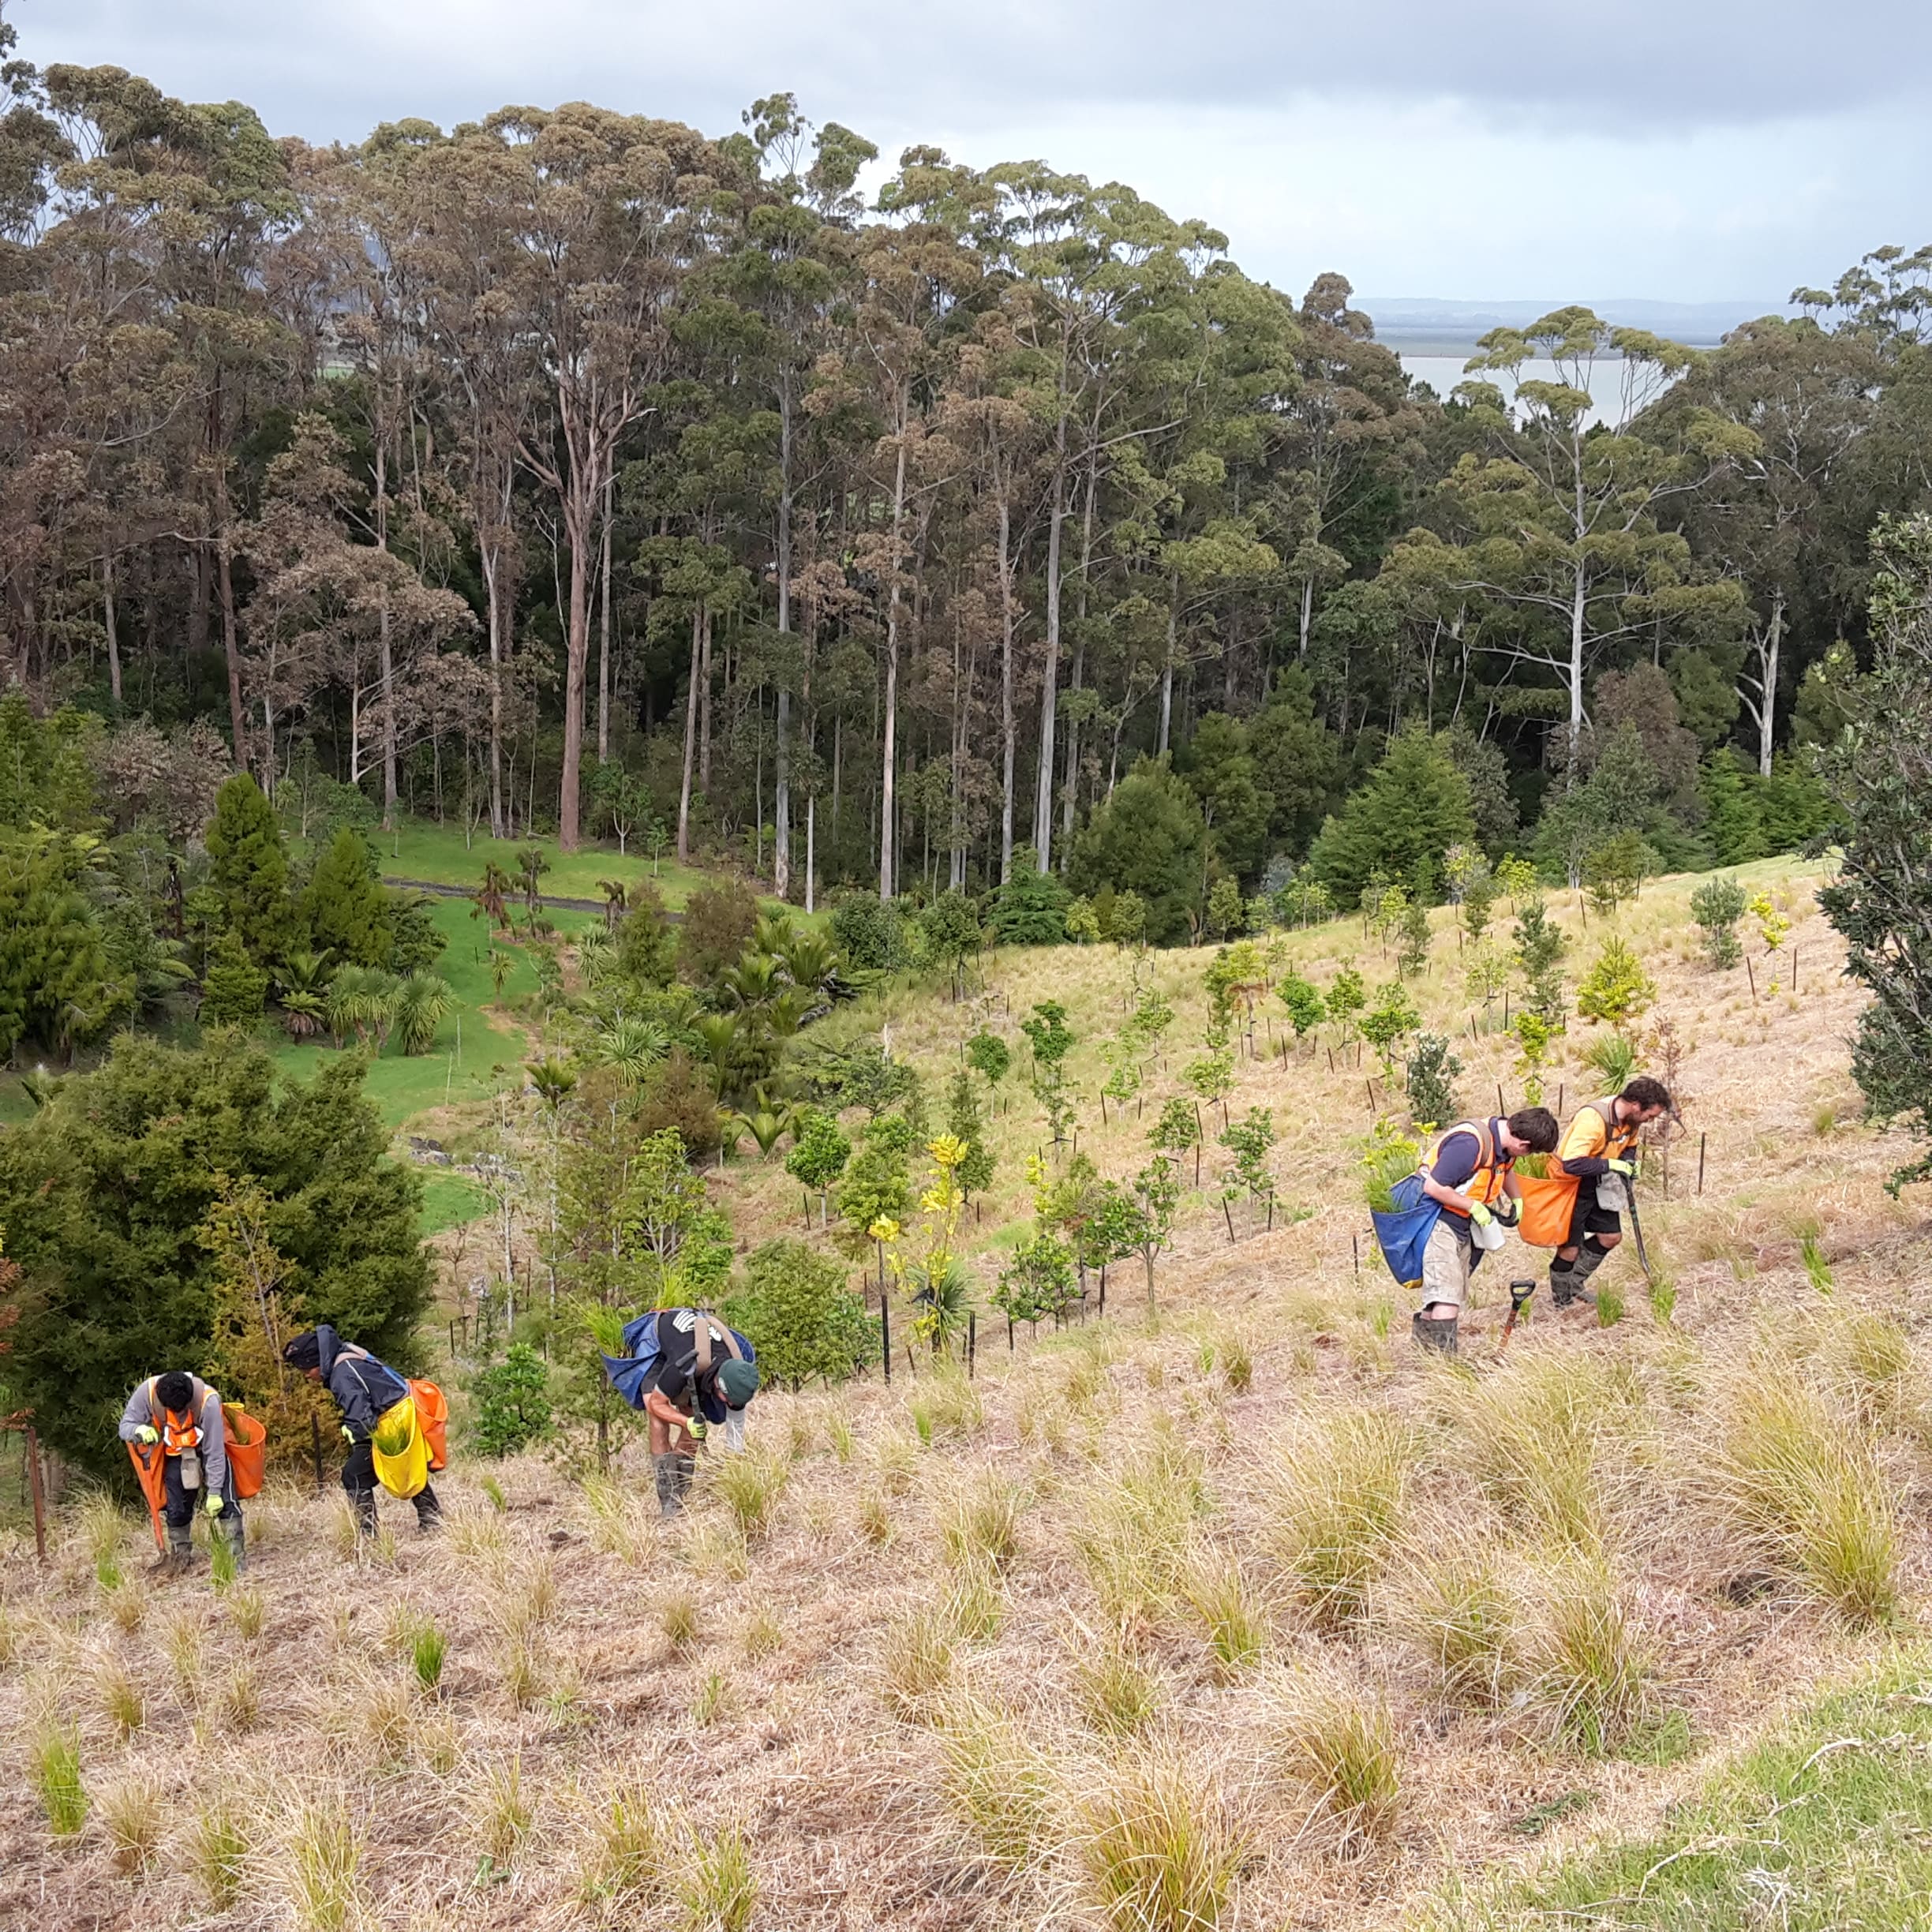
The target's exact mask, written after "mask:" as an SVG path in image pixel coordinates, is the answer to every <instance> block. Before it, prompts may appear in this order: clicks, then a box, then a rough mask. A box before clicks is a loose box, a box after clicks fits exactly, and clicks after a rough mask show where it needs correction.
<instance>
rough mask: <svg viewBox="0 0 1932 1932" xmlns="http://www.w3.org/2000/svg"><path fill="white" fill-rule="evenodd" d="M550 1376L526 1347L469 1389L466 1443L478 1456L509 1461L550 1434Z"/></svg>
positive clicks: (513, 1349)
mask: <svg viewBox="0 0 1932 1932" xmlns="http://www.w3.org/2000/svg"><path fill="white" fill-rule="evenodd" d="M548 1387H549V1370H548V1368H546V1367H545V1365H544V1361H543V1357H541V1356H540V1355H539V1354H537V1351H536V1350H534V1348H532V1347H531V1346H530V1344H529V1343H528V1342H511V1345H510V1348H509V1351H508V1353H507V1354H506V1355H505V1356H504V1359H503V1360H502V1361H500V1362H497V1363H495V1364H493V1365H492V1366H491V1367H489V1368H485V1369H481V1370H480V1371H479V1372H477V1374H476V1375H475V1376H473V1377H472V1378H471V1380H470V1398H471V1404H472V1406H471V1410H470V1441H471V1442H472V1443H473V1444H474V1446H475V1448H476V1451H477V1454H478V1455H487V1456H504V1455H515V1453H516V1452H517V1451H519V1449H527V1448H528V1447H530V1444H531V1443H535V1442H541V1440H543V1439H544V1437H545V1436H547V1435H549V1432H550V1420H551V1411H550V1398H549V1395H548V1394H547V1393H546V1391H547V1389H548Z"/></svg>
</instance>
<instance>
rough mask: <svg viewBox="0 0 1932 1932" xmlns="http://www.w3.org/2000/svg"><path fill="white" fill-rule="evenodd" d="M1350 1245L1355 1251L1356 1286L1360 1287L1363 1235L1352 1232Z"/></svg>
mask: <svg viewBox="0 0 1932 1932" xmlns="http://www.w3.org/2000/svg"><path fill="white" fill-rule="evenodd" d="M1349 1245H1350V1247H1351V1248H1352V1249H1354V1251H1355V1286H1357V1288H1359V1287H1360V1286H1361V1236H1360V1235H1359V1234H1350V1236H1349Z"/></svg>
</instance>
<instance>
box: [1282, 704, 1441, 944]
mask: <svg viewBox="0 0 1932 1932" xmlns="http://www.w3.org/2000/svg"><path fill="white" fill-rule="evenodd" d="M1474 832H1475V821H1474V819H1473V816H1472V814H1471V812H1470V790H1469V781H1468V780H1467V779H1466V778H1465V777H1463V776H1462V773H1461V772H1459V771H1458V770H1457V769H1456V767H1455V762H1454V761H1453V760H1452V759H1451V758H1450V757H1449V755H1448V754H1447V752H1446V751H1443V748H1442V747H1441V746H1440V744H1439V743H1437V741H1436V739H1433V738H1432V737H1431V736H1429V734H1428V732H1426V731H1424V730H1421V729H1420V728H1416V729H1412V730H1410V731H1406V732H1402V734H1401V735H1400V736H1398V737H1396V738H1395V739H1391V741H1390V744H1389V748H1388V751H1387V755H1386V756H1385V757H1384V758H1383V760H1382V762H1381V763H1380V764H1379V765H1378V766H1376V768H1375V769H1374V770H1373V771H1372V773H1369V775H1368V783H1367V784H1365V785H1364V786H1363V787H1362V788H1361V790H1360V791H1358V792H1354V793H1353V794H1351V796H1350V798H1349V799H1348V802H1347V803H1346V804H1345V805H1344V806H1343V807H1342V810H1341V811H1340V812H1339V813H1338V814H1336V815H1335V816H1334V817H1333V818H1330V819H1329V820H1328V821H1327V823H1326V824H1324V826H1323V827H1322V829H1321V833H1320V837H1318V838H1317V839H1316V841H1315V844H1314V846H1313V848H1312V850H1311V851H1310V852H1309V870H1310V871H1312V873H1314V874H1315V875H1316V878H1319V879H1320V881H1321V882H1322V884H1323V885H1324V886H1326V887H1327V889H1328V890H1329V891H1330V892H1331V893H1332V894H1333V895H1334V897H1335V901H1336V903H1337V904H1339V905H1343V906H1350V905H1354V904H1357V903H1358V902H1360V900H1361V897H1362V895H1363V892H1364V889H1365V887H1367V886H1368V884H1369V882H1370V881H1371V879H1372V878H1373V877H1374V876H1375V875H1376V874H1378V873H1380V874H1381V875H1382V876H1383V878H1387V877H1389V876H1390V875H1391V874H1393V875H1395V876H1397V877H1399V878H1419V879H1427V880H1429V881H1432V882H1433V881H1435V880H1438V879H1440V878H1441V877H1442V872H1443V859H1444V857H1445V856H1446V855H1447V852H1448V851H1449V849H1450V848H1451V846H1454V845H1458V844H1465V843H1466V842H1467V841H1468V840H1469V839H1470V838H1471V837H1473V834H1474Z"/></svg>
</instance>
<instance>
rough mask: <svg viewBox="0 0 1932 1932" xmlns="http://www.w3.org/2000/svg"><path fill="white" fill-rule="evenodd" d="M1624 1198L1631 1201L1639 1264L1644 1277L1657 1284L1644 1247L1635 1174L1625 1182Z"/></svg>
mask: <svg viewBox="0 0 1932 1932" xmlns="http://www.w3.org/2000/svg"><path fill="white" fill-rule="evenodd" d="M1623 1198H1624V1199H1625V1200H1627V1201H1628V1202H1629V1203H1630V1218H1631V1233H1632V1234H1634V1235H1635V1236H1636V1237H1637V1265H1638V1267H1641V1268H1642V1270H1643V1271H1644V1279H1645V1280H1646V1282H1651V1283H1652V1284H1653V1285H1654V1284H1655V1282H1656V1281H1657V1277H1656V1275H1653V1274H1652V1273H1651V1271H1650V1256H1649V1252H1648V1251H1647V1250H1646V1248H1645V1247H1644V1237H1643V1222H1642V1221H1641V1220H1640V1219H1638V1214H1637V1187H1636V1177H1635V1176H1634V1174H1633V1175H1632V1176H1631V1178H1630V1179H1628V1180H1627V1181H1625V1182H1624V1183H1623Z"/></svg>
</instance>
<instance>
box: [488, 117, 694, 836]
mask: <svg viewBox="0 0 1932 1932" xmlns="http://www.w3.org/2000/svg"><path fill="white" fill-rule="evenodd" d="M476 142H487V143H494V144H496V145H497V146H498V147H499V148H502V149H504V151H506V152H507V155H508V156H509V158H510V159H511V163H513V164H514V165H513V167H512V169H511V173H510V179H509V181H508V182H507V183H506V185H507V187H508V189H509V192H508V193H507V196H506V197H505V199H504V202H503V203H502V204H500V206H499V208H498V210H497V213H498V218H499V219H500V220H501V221H502V223H504V228H505V232H506V234H507V238H508V241H509V246H508V248H507V249H506V251H505V253H506V257H507V263H508V264H509V266H510V268H511V281H510V283H509V288H508V291H507V292H508V295H509V299H510V301H511V306H512V308H513V309H514V312H515V317H516V326H517V329H518V331H519V343H520V345H521V346H522V351H523V354H524V355H525V358H526V363H527V366H528V368H529V370H530V380H532V382H533V384H534V385H535V386H536V387H537V388H539V390H540V391H541V393H542V395H543V396H544V399H545V410H544V414H543V415H542V416H541V417H540V418H539V419H538V421H537V422H536V423H534V424H533V425H530V426H529V427H528V428H526V429H524V430H523V431H522V432H521V433H519V436H518V439H517V447H518V453H519V456H520V457H521V459H522V462H523V463H524V464H525V466H526V467H527V468H528V470H530V474H532V475H533V476H534V477H536V479H537V481H538V482H539V483H540V484H541V485H542V486H543V488H544V489H545V490H547V491H548V492H549V493H550V495H551V496H552V497H553V498H554V499H555V500H556V504H557V508H558V513H559V515H560V519H561V522H562V526H563V530H564V540H565V541H566V543H567V545H568V546H569V550H570V579H569V586H568V592H567V603H566V609H565V612H564V744H563V761H562V772H561V775H560V781H559V788H558V796H557V839H558V843H559V844H560V845H561V846H562V847H563V848H564V850H565V851H567V852H569V851H575V849H576V847H577V845H578V842H579V839H580V836H581V831H582V822H581V809H580V807H581V799H580V796H579V794H580V787H581V781H582V761H583V734H584V698H585V682H586V671H587V667H588V665H589V662H590V603H591V589H590V585H591V577H592V573H593V569H594V567H595V558H596V554H597V520H598V519H599V517H600V516H601V515H602V513H603V509H604V504H605V496H606V493H607V486H608V484H609V482H610V480H611V478H612V475H613V474H614V473H615V466H616V462H617V456H618V451H619V447H620V443H621V441H622V440H623V436H624V432H626V431H627V429H629V428H630V426H631V424H632V423H633V422H634V421H635V420H636V419H637V417H638V413H639V411H640V410H642V408H643V407H644V406H645V400H644V399H645V395H646V391H647V390H648V389H649V388H650V387H651V386H652V384H653V382H655V381H656V380H658V379H659V378H660V377H661V374H662V373H663V370H664V369H665V365H666V363H667V362H668V359H669V358H670V355H671V353H672V321H673V317H674V311H675V309H676V303H677V300H678V297H679V294H680V291H681V289H682V286H683V282H684V279H685V278H686V276H687V275H688V274H689V273H690V272H691V266H692V264H693V263H694V262H695V261H696V260H698V259H699V258H701V257H702V256H703V255H705V254H706V253H707V252H708V251H709V250H710V248H711V247H712V246H713V241H714V232H713V209H712V207H711V201H712V198H713V195H714V194H715V193H716V192H717V177H718V175H719V174H720V173H721V171H722V172H729V171H731V163H729V162H728V159H727V158H726V157H725V156H724V155H721V153H720V152H719V151H718V150H717V148H714V147H713V145H712V144H710V143H709V142H707V141H706V140H704V138H703V137H702V136H701V135H698V134H697V133H695V132H694V131H693V130H692V129H689V128H686V127H682V126H680V125H677V124H676V123H675V122H664V121H647V120H645V119H642V118H639V117H637V116H634V115H627V114H612V113H609V112H608V111H606V110H604V109H601V108H597V107H587V106H585V105H583V104H582V103H575V104H573V105H571V106H567V107H560V108H558V109H556V110H555V111H554V112H545V111H542V110H538V109H536V108H526V107H506V108H504V109H501V110H499V111H498V112H497V113H496V114H492V115H490V116H489V118H487V119H486V120H485V122H483V124H482V125H481V127H479V128H477V129H474V130H472V131H470V132H469V133H465V134H463V135H462V136H461V137H459V145H467V144H470V143H476Z"/></svg>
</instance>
